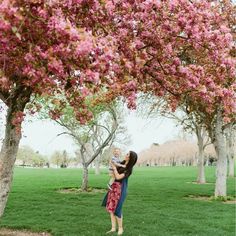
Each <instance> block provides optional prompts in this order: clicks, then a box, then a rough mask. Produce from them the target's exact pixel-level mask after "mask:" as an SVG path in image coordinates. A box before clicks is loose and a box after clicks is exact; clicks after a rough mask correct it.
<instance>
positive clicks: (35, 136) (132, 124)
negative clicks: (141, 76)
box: [0, 111, 180, 155]
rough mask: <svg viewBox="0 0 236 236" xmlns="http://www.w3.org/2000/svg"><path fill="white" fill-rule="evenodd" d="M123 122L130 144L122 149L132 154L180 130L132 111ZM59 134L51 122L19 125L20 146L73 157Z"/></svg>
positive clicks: (70, 144)
mask: <svg viewBox="0 0 236 236" xmlns="http://www.w3.org/2000/svg"><path fill="white" fill-rule="evenodd" d="M0 117H1V119H2V121H4V117H5V114H4V111H2V112H1V114H0ZM125 123H126V126H127V128H128V133H129V134H130V135H131V141H132V143H131V145H129V146H127V147H126V149H127V150H134V151H136V152H140V151H141V150H143V149H145V148H148V147H149V146H150V145H151V144H152V143H154V142H155V143H164V142H165V141H167V140H171V139H174V138H176V137H177V136H178V134H179V133H180V128H178V127H176V124H175V123H174V122H173V121H172V120H169V119H163V118H157V119H155V120H154V119H152V120H147V119H145V118H141V117H138V116H137V114H136V112H135V111H129V112H128V114H127V116H126V117H125ZM61 132H63V129H62V128H61V127H60V126H58V125H57V124H55V123H54V122H53V121H40V120H37V119H33V120H32V121H26V122H24V125H23V138H22V140H21V145H29V146H31V147H32V148H33V149H34V150H35V151H39V152H40V153H42V154H46V155H50V154H52V153H53V152H54V151H55V150H66V151H68V152H69V153H71V154H73V153H74V151H75V149H76V146H75V144H74V143H73V140H72V139H71V138H70V137H68V136H65V135H62V136H59V137H57V135H58V134H60V133H61ZM0 138H1V141H2V138H3V122H2V123H1V125H0ZM0 145H1V144H0Z"/></svg>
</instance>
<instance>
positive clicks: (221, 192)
mask: <svg viewBox="0 0 236 236" xmlns="http://www.w3.org/2000/svg"><path fill="white" fill-rule="evenodd" d="M222 128H223V118H222V112H221V111H220V110H219V111H218V112H217V118H216V126H215V130H214V136H215V140H214V146H215V150H216V156H217V163H216V183H215V197H219V196H223V197H224V196H226V195H227V189H226V180H227V154H226V143H225V138H224V135H223V130H222Z"/></svg>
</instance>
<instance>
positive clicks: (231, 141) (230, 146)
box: [226, 124, 235, 177]
mask: <svg viewBox="0 0 236 236" xmlns="http://www.w3.org/2000/svg"><path fill="white" fill-rule="evenodd" d="M226 143H227V152H228V161H229V173H228V174H229V177H234V158H235V129H234V126H233V124H231V125H230V127H229V129H228V135H227V136H226Z"/></svg>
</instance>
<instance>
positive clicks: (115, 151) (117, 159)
mask: <svg viewBox="0 0 236 236" xmlns="http://www.w3.org/2000/svg"><path fill="white" fill-rule="evenodd" d="M111 162H112V163H113V164H114V165H115V166H116V167H123V168H125V167H126V165H123V164H121V160H120V149H119V148H114V149H113V157H112V158H111ZM109 176H110V177H111V178H110V181H109V183H108V184H107V186H108V188H109V189H110V190H111V185H112V184H113V182H114V181H115V176H114V172H113V169H112V166H111V165H110V166H109Z"/></svg>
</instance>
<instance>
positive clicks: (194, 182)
mask: <svg viewBox="0 0 236 236" xmlns="http://www.w3.org/2000/svg"><path fill="white" fill-rule="evenodd" d="M186 183H187V184H199V185H200V183H198V182H197V181H191V182H186ZM204 184H214V183H211V182H206V183H204ZM201 185H202V184H201Z"/></svg>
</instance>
